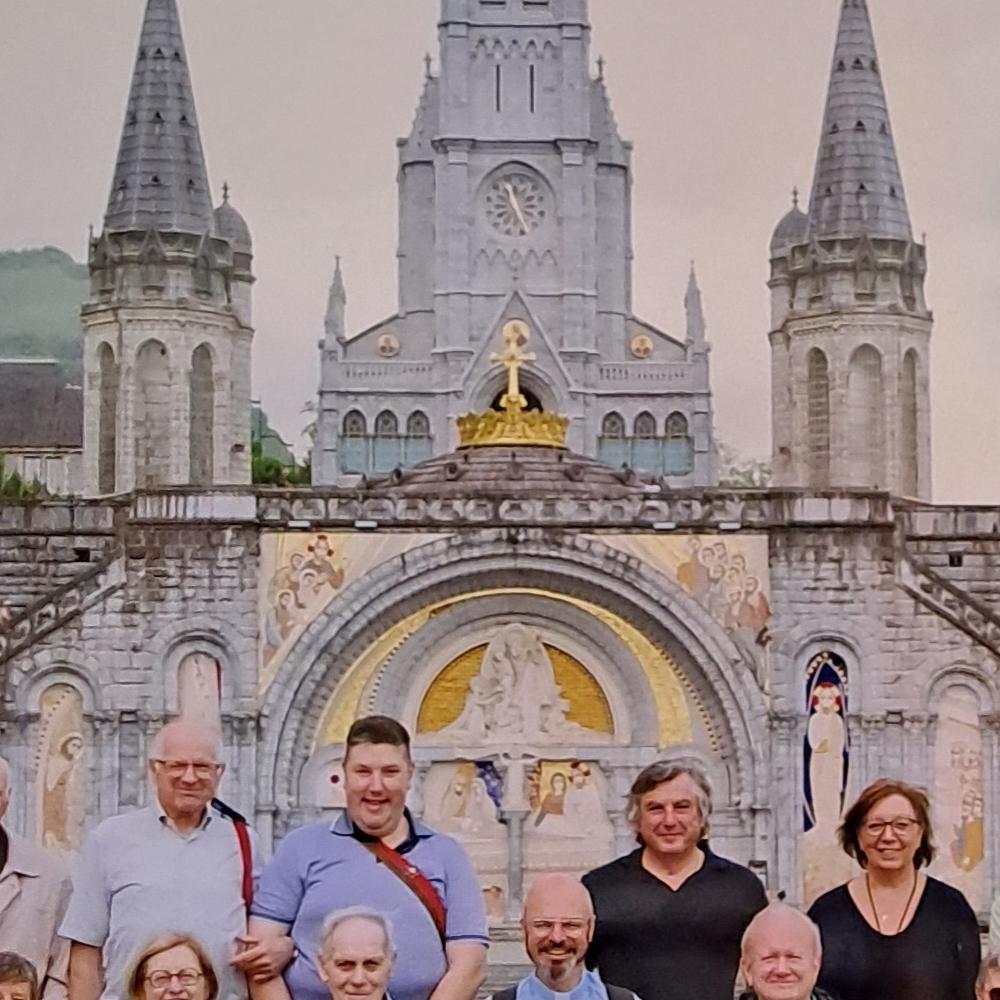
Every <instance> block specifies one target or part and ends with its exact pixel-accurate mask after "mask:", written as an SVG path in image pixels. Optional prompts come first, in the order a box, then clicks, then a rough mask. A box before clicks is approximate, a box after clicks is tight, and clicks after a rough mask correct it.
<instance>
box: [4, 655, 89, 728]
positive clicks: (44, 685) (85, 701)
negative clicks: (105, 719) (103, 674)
mask: <svg viewBox="0 0 1000 1000" xmlns="http://www.w3.org/2000/svg"><path fill="white" fill-rule="evenodd" d="M35 659H36V662H37V660H38V658H37V657H36V658H35ZM56 684H65V685H67V686H68V687H71V688H73V689H74V690H75V691H76V692H77V694H79V695H80V703H81V706H82V708H83V713H84V715H85V716H92V715H93V714H94V713H95V712H96V711H97V710H98V701H97V695H96V692H97V691H98V690H99V686H95V684H94V681H93V678H91V676H90V674H89V673H88V672H87V671H86V670H85V669H84V668H83V667H82V666H80V665H79V664H78V663H76V662H74V659H70V658H63V657H61V656H58V655H57V656H54V657H53V658H52V659H51V661H50V662H48V663H46V664H45V665H44V666H42V667H41V669H38V670H34V671H32V673H31V675H30V676H29V677H28V678H26V680H25V682H24V684H23V685H22V686H21V689H20V690H18V691H16V692H15V697H16V699H17V704H18V708H19V710H20V711H22V712H26V713H36V712H38V710H39V705H40V700H41V697H42V695H43V694H44V693H45V691H47V690H48V689H49V688H51V687H53V686H54V685H56Z"/></svg>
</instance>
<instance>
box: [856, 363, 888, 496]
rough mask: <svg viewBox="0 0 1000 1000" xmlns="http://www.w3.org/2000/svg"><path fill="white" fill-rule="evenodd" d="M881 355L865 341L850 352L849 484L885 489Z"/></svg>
mask: <svg viewBox="0 0 1000 1000" xmlns="http://www.w3.org/2000/svg"><path fill="white" fill-rule="evenodd" d="M883 400H884V397H883V392H882V355H881V354H879V352H878V351H877V350H876V349H875V348H874V347H872V346H871V345H870V344H866V345H865V346H864V347H859V348H858V349H857V350H856V351H855V352H854V354H853V355H852V356H851V363H850V367H849V369H848V376H847V407H848V426H849V428H850V433H849V440H848V453H849V456H850V457H849V461H850V466H849V469H850V476H849V482H848V485H851V486H863V487H868V488H870V489H884V488H885V486H886V480H885V421H884V401H883Z"/></svg>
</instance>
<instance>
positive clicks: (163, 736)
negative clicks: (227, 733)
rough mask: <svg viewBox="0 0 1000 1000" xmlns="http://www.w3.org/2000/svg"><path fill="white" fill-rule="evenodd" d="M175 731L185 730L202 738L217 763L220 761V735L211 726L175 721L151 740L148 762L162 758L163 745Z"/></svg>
mask: <svg viewBox="0 0 1000 1000" xmlns="http://www.w3.org/2000/svg"><path fill="white" fill-rule="evenodd" d="M175 729H185V730H187V731H188V732H192V733H196V734H198V735H199V736H204V737H205V739H206V740H207V741H208V742H210V743H211V745H212V755H213V756H214V757H215V759H216V760H217V761H221V760H222V734H221V733H220V732H219V731H218V729H216V728H214V727H213V726H209V725H207V724H206V723H204V722H196V721H194V720H192V719H175V720H174V721H173V722H168V723H167V724H166V725H165V726H164V727H163V728H162V729H161V730H160V731H159V732H158V733H157V734H156V737H155V738H154V740H153V748H152V750H151V751H150V754H149V759H150V760H158V759H160V758H161V757H163V747H164V744H165V743H166V741H167V737H168V736H169V735H170V734H171V732H173V731H174V730H175Z"/></svg>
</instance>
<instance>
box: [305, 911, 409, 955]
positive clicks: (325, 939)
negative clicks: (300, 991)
mask: <svg viewBox="0 0 1000 1000" xmlns="http://www.w3.org/2000/svg"><path fill="white" fill-rule="evenodd" d="M350 920H367V921H368V922H369V923H370V924H374V925H375V926H376V927H378V928H380V929H381V931H382V933H383V935H384V936H385V954H386V955H387V956H388V957H389V961H393V960H394V959H395V957H396V949H395V948H394V947H393V944H392V923H391V922H390V920H389V918H388V917H387V916H386V915H385V914H384V913H379V911H378V910H373V909H371V908H370V907H367V906H348V907H345V908H344V909H342V910H334V911H333V913H331V914H329V915H328V916H327V918H326V919H325V920H324V921H323V929H322V930H321V931H320V932H319V953H320V954H321V955H325V954H327V953H328V952H329V949H330V941H331V939H332V938H333V935H334V932H335V931H336V930H337V928H338V927H340V925H341V924H346V923H347V922H348V921H350Z"/></svg>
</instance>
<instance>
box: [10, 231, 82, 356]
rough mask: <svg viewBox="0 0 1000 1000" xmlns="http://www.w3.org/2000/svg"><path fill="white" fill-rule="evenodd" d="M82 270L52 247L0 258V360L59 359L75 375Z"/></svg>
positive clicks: (79, 343) (13, 252)
mask: <svg viewBox="0 0 1000 1000" xmlns="http://www.w3.org/2000/svg"><path fill="white" fill-rule="evenodd" d="M89 290H90V284H89V279H88V277H87V268H86V265H84V264H77V263H76V261H74V260H73V258H72V257H70V256H69V254H67V253H65V252H64V251H62V250H60V249H58V248H57V247H44V248H42V249H41V250H8V251H4V252H0V357H6V358H39V357H43V358H44V357H48V358H58V359H60V360H61V361H64V362H65V363H66V366H67V368H69V369H75V370H79V367H80V364H81V361H82V358H83V333H82V330H81V328H80V306H81V304H82V303H83V301H84V300H85V299H86V298H87V295H88V292H89Z"/></svg>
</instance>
